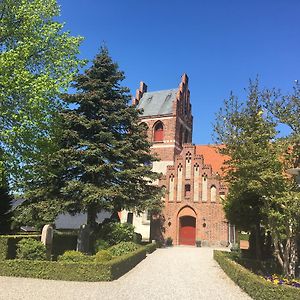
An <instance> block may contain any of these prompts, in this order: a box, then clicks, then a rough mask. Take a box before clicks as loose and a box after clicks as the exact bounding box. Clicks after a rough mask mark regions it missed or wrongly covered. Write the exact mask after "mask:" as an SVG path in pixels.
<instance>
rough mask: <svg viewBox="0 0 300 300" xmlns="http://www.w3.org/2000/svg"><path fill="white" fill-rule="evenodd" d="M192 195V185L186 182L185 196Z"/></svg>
mask: <svg viewBox="0 0 300 300" xmlns="http://www.w3.org/2000/svg"><path fill="white" fill-rule="evenodd" d="M190 195H191V185H190V184H186V185H185V187H184V196H185V197H187V198H189V197H190Z"/></svg>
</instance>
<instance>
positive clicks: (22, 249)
mask: <svg viewBox="0 0 300 300" xmlns="http://www.w3.org/2000/svg"><path fill="white" fill-rule="evenodd" d="M17 258H19V259H28V260H46V247H45V245H44V244H43V243H42V242H39V241H37V240H35V239H32V238H28V239H22V240H21V241H19V242H18V244H17Z"/></svg>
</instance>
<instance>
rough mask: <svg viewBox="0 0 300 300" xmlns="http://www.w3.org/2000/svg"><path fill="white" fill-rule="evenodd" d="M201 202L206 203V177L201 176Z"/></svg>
mask: <svg viewBox="0 0 300 300" xmlns="http://www.w3.org/2000/svg"><path fill="white" fill-rule="evenodd" d="M202 201H203V202H206V201H207V175H206V174H203V175H202Z"/></svg>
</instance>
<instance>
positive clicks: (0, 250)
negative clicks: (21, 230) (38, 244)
mask: <svg viewBox="0 0 300 300" xmlns="http://www.w3.org/2000/svg"><path fill="white" fill-rule="evenodd" d="M22 238H34V239H36V240H40V238H41V236H40V235H31V236H28V235H24V234H23V235H0V260H4V259H12V258H16V253H17V243H18V242H19V241H20V240H21V239H22Z"/></svg>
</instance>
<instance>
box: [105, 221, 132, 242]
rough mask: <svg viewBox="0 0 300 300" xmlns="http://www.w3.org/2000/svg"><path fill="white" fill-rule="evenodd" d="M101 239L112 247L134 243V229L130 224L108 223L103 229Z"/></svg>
mask: <svg viewBox="0 0 300 300" xmlns="http://www.w3.org/2000/svg"><path fill="white" fill-rule="evenodd" d="M99 237H100V238H101V239H103V240H105V241H107V242H108V243H109V244H110V245H116V244H118V243H120V242H129V241H133V238H134V227H133V226H132V225H131V224H128V223H117V222H110V223H106V224H104V225H103V226H102V227H101V229H100V232H99Z"/></svg>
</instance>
